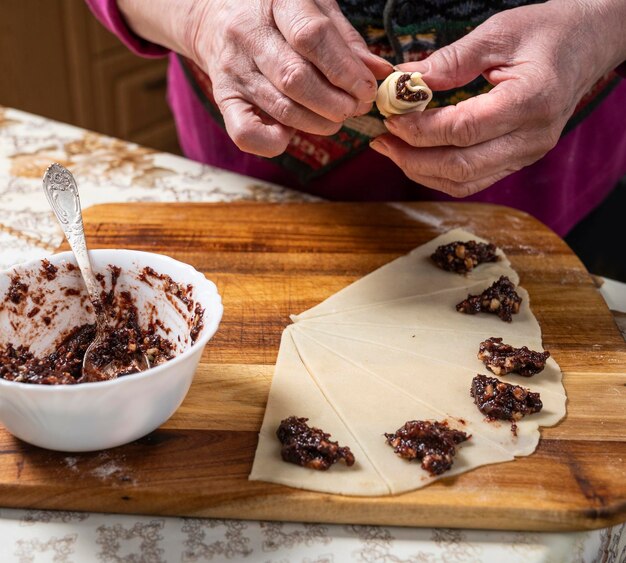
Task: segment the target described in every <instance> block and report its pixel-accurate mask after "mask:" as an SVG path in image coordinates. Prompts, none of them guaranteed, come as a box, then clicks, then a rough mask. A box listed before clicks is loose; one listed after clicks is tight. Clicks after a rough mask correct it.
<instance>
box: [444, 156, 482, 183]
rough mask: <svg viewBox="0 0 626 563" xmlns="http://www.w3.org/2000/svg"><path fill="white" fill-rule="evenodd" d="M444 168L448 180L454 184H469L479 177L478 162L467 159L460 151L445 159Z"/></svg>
mask: <svg viewBox="0 0 626 563" xmlns="http://www.w3.org/2000/svg"><path fill="white" fill-rule="evenodd" d="M442 167H443V172H444V173H445V176H446V178H449V179H450V180H453V181H454V182H469V181H471V180H473V179H474V178H476V177H477V175H478V166H477V165H476V162H474V161H473V160H471V159H468V158H466V157H465V156H464V155H463V153H461V152H460V151H454V152H453V153H452V154H451V155H450V156H449V157H448V158H447V159H444V161H443V163H442Z"/></svg>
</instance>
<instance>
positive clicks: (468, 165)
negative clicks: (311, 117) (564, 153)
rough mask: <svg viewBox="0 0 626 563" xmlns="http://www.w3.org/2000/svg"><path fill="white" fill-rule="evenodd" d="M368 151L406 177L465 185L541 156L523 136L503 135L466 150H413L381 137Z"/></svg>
mask: <svg viewBox="0 0 626 563" xmlns="http://www.w3.org/2000/svg"><path fill="white" fill-rule="evenodd" d="M371 146H372V148H373V149H374V150H376V151H378V152H380V153H381V154H385V155H386V156H388V157H389V158H390V159H391V160H393V161H394V162H395V163H396V164H397V165H398V166H399V167H400V168H401V169H402V170H403V171H404V172H405V173H406V174H407V176H409V177H410V178H413V177H417V176H419V177H434V178H440V179H446V180H450V181H451V182H453V183H454V184H467V183H474V182H479V181H481V180H483V179H484V178H489V177H494V176H496V175H499V174H502V173H506V174H511V173H512V172H516V171H517V170H519V169H520V168H523V167H524V166H527V165H528V164H531V163H533V162H535V161H536V160H538V159H539V158H541V156H542V155H543V154H545V152H546V151H545V150H543V148H541V149H539V148H537V146H536V143H531V142H529V139H528V138H527V137H526V136H523V135H522V136H517V137H515V136H510V135H508V136H505V137H501V138H499V139H495V140H492V141H488V142H487V143H482V144H480V145H476V146H473V147H469V148H457V147H436V148H420V149H415V148H413V147H411V146H410V145H407V144H406V143H404V142H403V141H401V140H400V139H397V138H394V137H393V136H390V135H382V136H381V137H378V138H377V139H376V140H375V141H374V142H373V143H372V145H371Z"/></svg>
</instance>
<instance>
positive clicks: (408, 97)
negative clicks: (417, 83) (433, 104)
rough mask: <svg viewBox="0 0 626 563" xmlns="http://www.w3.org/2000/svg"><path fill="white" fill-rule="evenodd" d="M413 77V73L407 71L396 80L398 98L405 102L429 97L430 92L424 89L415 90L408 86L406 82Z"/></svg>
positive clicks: (418, 100) (419, 100)
mask: <svg viewBox="0 0 626 563" xmlns="http://www.w3.org/2000/svg"><path fill="white" fill-rule="evenodd" d="M410 79H411V73H410V72H407V73H406V74H403V75H402V76H400V78H398V81H397V82H396V98H397V99H398V100H404V101H405V102H421V101H423V100H426V99H428V93H427V92H425V91H424V90H417V91H416V92H413V91H412V90H411V89H409V88H407V85H406V83H407V82H408V81H409V80H410Z"/></svg>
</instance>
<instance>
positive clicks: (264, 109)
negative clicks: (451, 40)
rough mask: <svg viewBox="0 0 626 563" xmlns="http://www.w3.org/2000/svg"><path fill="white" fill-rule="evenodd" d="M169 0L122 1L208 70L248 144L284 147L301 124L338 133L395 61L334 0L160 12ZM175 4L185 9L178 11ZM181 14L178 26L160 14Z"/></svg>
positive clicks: (231, 123)
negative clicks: (376, 49)
mask: <svg viewBox="0 0 626 563" xmlns="http://www.w3.org/2000/svg"><path fill="white" fill-rule="evenodd" d="M162 1H163V0H159V1H157V2H153V1H151V2H145V0H118V3H119V5H120V9H121V10H122V12H123V13H124V15H125V16H126V17H127V19H128V21H129V23H130V25H131V27H133V28H134V30H135V31H136V32H137V33H138V34H139V35H141V36H142V37H144V38H145V39H148V40H150V41H153V42H155V43H160V44H162V45H164V46H166V47H170V48H172V49H174V50H177V51H178V52H181V53H182V54H183V55H185V56H188V57H190V58H191V59H192V60H193V61H194V62H195V63H196V64H197V65H198V66H200V67H201V68H202V69H203V70H204V71H205V72H206V73H207V74H208V76H209V78H210V79H211V82H212V85H213V95H214V98H215V101H216V103H217V105H218V107H219V109H220V111H221V112H222V115H223V117H224V121H225V124H226V130H227V131H228V134H229V135H230V137H231V138H232V139H233V141H234V142H235V144H236V145H237V146H238V147H239V148H240V149H241V150H243V151H246V152H250V153H254V154H258V155H261V156H267V157H271V156H276V155H278V154H281V153H282V152H283V151H284V150H285V148H286V147H287V144H288V143H289V140H290V139H291V137H292V135H293V132H294V130H296V129H298V130H301V131H305V132H308V133H314V134H317V135H332V134H334V133H336V132H337V131H338V130H339V129H340V128H341V124H342V123H343V122H344V121H345V120H346V119H347V118H348V117H350V116H354V115H362V114H364V113H367V112H368V111H369V109H370V107H371V103H372V101H373V100H374V99H375V97H376V89H377V85H376V79H377V78H379V79H380V78H384V77H385V76H387V75H388V74H389V73H390V72H391V71H392V67H391V65H390V64H389V63H387V62H386V61H384V60H383V59H381V58H379V57H376V56H375V55H372V54H371V53H370V52H369V51H368V49H367V46H366V44H365V42H364V40H363V39H362V38H361V36H360V35H359V34H358V32H357V31H356V30H355V29H354V28H353V27H352V25H351V24H350V23H349V22H348V20H347V19H346V18H345V17H344V16H343V14H342V13H341V11H340V9H339V7H338V6H337V4H336V2H335V0H248V1H246V2H242V1H241V0H201V1H197V0H196V1H193V0H185V1H183V2H177V3H175V4H172V3H171V2H165V4H164V5H163V11H162V12H160V14H161V15H160V16H159V15H158V14H155V11H156V12H158V10H159V7H158V5H160V4H161V2H162ZM185 2H188V3H189V4H188V6H183V5H184V4H185ZM173 6H176V10H177V11H180V12H181V13H180V14H178V15H176V14H172V13H171V11H172V9H173ZM147 11H150V13H149V14H146V12H147ZM181 15H184V20H183V21H182V22H181V23H179V24H178V26H177V25H173V24H172V23H168V22H167V20H161V21H159V20H160V19H162V18H180V16H181ZM179 21H180V20H179ZM159 24H160V25H161V27H160V29H155V28H157V27H159ZM181 25H182V28H181V27H179V26H181ZM177 27H178V30H177ZM168 32H169V34H170V35H172V36H173V35H176V37H168V36H167V34H168Z"/></svg>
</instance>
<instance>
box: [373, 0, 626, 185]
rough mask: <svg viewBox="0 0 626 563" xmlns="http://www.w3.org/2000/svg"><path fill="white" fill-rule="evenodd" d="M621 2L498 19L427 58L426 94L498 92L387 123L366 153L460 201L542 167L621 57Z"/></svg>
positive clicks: (574, 2)
mask: <svg viewBox="0 0 626 563" xmlns="http://www.w3.org/2000/svg"><path fill="white" fill-rule="evenodd" d="M624 21H626V3H624V1H623V0H551V1H549V2H546V3H544V4H535V5H530V6H524V7H520V8H515V9H511V10H506V11H503V12H500V13H498V14H496V15H494V16H492V17H491V18H489V19H488V20H487V21H486V22H484V23H483V24H482V25H480V26H478V27H477V28H476V29H475V30H473V31H471V32H470V33H469V34H468V35H466V36H465V37H463V38H461V39H460V40H458V41H457V42H455V43H453V44H451V45H449V46H447V47H444V48H442V49H440V50H438V51H436V52H435V53H433V54H432V55H431V56H430V57H428V58H427V59H425V60H423V61H420V62H416V63H406V64H403V65H400V67H399V68H400V69H401V70H404V71H408V72H412V71H420V72H421V73H422V74H423V75H424V80H425V81H426V83H427V84H428V85H429V86H430V87H431V88H432V89H433V90H448V89H452V88H458V87H461V86H463V85H465V84H467V83H468V82H470V81H471V80H473V79H474V78H476V77H477V76H478V75H480V74H482V75H483V76H484V77H485V78H486V79H487V80H488V81H489V82H490V83H491V84H492V85H494V86H495V87H494V88H493V89H492V90H490V91H489V92H488V93H485V94H481V95H478V96H476V97H474V98H470V99H468V100H464V101H462V102H460V103H458V104H456V105H454V106H447V107H442V108H435V109H431V110H426V111H424V112H423V113H411V114H406V115H398V116H393V117H391V118H389V119H387V120H386V122H385V124H386V126H387V129H388V130H389V132H390V134H385V135H382V136H380V137H378V138H376V139H375V140H374V141H373V142H372V143H371V147H372V148H373V149H374V150H376V151H378V152H380V153H382V154H384V155H386V156H388V157H389V158H390V159H391V160H393V161H394V162H395V163H396V164H397V165H398V166H399V167H400V168H401V169H402V170H403V171H404V173H405V174H406V175H407V176H408V177H409V178H410V179H412V180H414V181H415V182H418V183H419V184H422V185H424V186H427V187H430V188H433V189H436V190H439V191H442V192H445V193H448V194H450V195H452V196H455V197H465V196H468V195H471V194H473V193H476V192H478V191H481V190H483V189H485V188H487V187H489V186H491V185H492V184H494V183H495V182H497V181H498V180H500V179H502V178H504V177H506V176H508V175H509V174H511V173H513V172H515V171H517V170H519V169H520V168H523V167H524V166H527V165H529V164H532V163H533V162H535V161H537V160H539V159H540V158H541V157H542V156H543V155H545V154H546V153H547V152H548V151H549V150H551V149H552V148H553V147H554V146H555V145H556V143H557V141H558V140H559V137H560V135H561V132H562V131H563V128H564V127H565V124H566V123H567V121H568V119H569V118H570V116H571V115H572V113H573V112H574V109H575V107H576V105H577V103H578V102H579V101H580V99H581V98H582V97H583V95H584V94H585V93H586V92H588V91H589V89H590V88H591V87H592V86H593V84H594V83H595V82H596V81H597V80H598V79H599V78H600V77H602V76H603V75H604V74H605V73H606V72H608V71H610V70H611V69H613V68H615V67H616V66H617V65H619V64H620V63H621V62H622V61H623V60H624V58H625V57H626V39H625V37H624V35H625V34H624V33H623V30H621V26H622V25H623V22H624Z"/></svg>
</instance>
